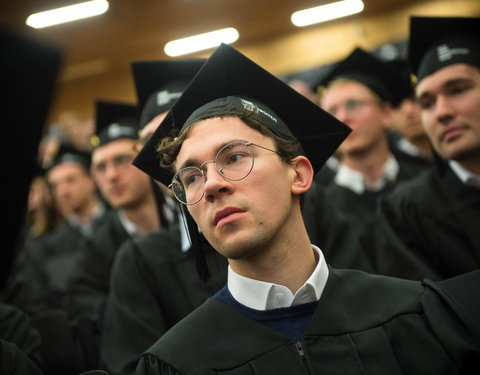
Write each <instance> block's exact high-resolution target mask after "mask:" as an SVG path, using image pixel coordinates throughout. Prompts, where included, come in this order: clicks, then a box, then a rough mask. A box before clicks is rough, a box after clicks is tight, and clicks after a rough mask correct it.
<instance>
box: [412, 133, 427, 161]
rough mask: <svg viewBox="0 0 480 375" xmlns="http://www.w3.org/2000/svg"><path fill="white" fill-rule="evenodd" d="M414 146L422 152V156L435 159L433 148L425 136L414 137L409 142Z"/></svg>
mask: <svg viewBox="0 0 480 375" xmlns="http://www.w3.org/2000/svg"><path fill="white" fill-rule="evenodd" d="M408 141H409V142H410V143H411V144H412V145H414V146H415V147H417V148H418V149H419V150H421V152H422V155H428V156H429V157H430V158H433V153H432V146H431V144H430V141H429V140H428V137H427V136H426V135H424V134H422V135H419V136H416V137H412V138H410V139H409V140H408Z"/></svg>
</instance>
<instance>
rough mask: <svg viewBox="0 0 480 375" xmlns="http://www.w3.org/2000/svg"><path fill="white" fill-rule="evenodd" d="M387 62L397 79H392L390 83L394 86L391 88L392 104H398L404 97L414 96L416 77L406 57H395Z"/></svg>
mask: <svg viewBox="0 0 480 375" xmlns="http://www.w3.org/2000/svg"><path fill="white" fill-rule="evenodd" d="M385 64H386V65H387V66H388V67H389V68H390V69H391V70H392V71H394V74H395V75H394V76H393V77H392V78H395V80H393V79H392V80H390V81H389V82H388V83H390V84H393V83H394V86H393V87H391V88H389V90H390V92H391V93H392V105H393V106H394V107H396V106H398V105H399V104H400V103H401V102H402V100H403V99H405V98H408V97H412V96H413V94H414V86H415V83H416V77H415V76H414V74H413V73H412V71H411V69H410V65H409V64H408V61H407V60H405V59H400V58H399V59H394V60H389V61H385Z"/></svg>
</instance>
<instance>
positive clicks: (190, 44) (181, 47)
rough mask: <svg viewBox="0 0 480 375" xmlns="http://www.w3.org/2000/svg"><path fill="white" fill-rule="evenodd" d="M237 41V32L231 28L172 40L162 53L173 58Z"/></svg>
mask: <svg viewBox="0 0 480 375" xmlns="http://www.w3.org/2000/svg"><path fill="white" fill-rule="evenodd" d="M237 39H238V31H237V30H236V29H234V28H233V27H228V28H225V29H221V30H216V31H211V32H208V33H205V34H199V35H194V36H190V37H187V38H182V39H177V40H172V41H171V42H168V43H167V44H165V48H164V51H165V53H166V54H167V55H168V56H172V57H175V56H181V55H186V54H189V53H192V52H197V51H202V50H205V49H209V48H215V47H217V46H218V45H220V44H221V43H225V44H230V43H233V42H235V41H236V40H237Z"/></svg>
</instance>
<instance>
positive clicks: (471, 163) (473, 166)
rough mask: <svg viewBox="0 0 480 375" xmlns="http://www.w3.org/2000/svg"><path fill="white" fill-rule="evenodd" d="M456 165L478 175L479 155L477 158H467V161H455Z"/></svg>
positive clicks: (479, 171) (479, 167)
mask: <svg viewBox="0 0 480 375" xmlns="http://www.w3.org/2000/svg"><path fill="white" fill-rule="evenodd" d="M457 163H458V164H460V165H461V166H462V167H463V168H465V169H466V170H467V171H469V172H471V173H475V174H477V175H480V155H478V156H477V157H471V158H468V160H467V159H464V160H457Z"/></svg>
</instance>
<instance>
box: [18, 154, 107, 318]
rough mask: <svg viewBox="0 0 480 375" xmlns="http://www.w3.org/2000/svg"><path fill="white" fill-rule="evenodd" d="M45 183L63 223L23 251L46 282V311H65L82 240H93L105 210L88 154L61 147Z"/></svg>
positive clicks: (104, 216) (43, 292)
mask: <svg viewBox="0 0 480 375" xmlns="http://www.w3.org/2000/svg"><path fill="white" fill-rule="evenodd" d="M46 180H47V182H48V184H49V186H50V189H51V191H52V195H53V197H54V200H55V203H56V204H57V206H58V207H59V209H60V211H61V212H62V213H63V216H64V217H65V219H66V220H65V222H64V224H62V225H61V226H59V227H58V228H56V229H54V230H53V231H51V232H49V233H47V234H45V235H44V236H41V237H39V238H38V239H34V240H32V241H29V242H28V243H27V244H26V248H25V251H26V256H27V257H28V259H29V261H30V262H32V265H33V266H34V267H35V269H37V270H38V271H39V273H40V275H41V276H42V278H43V280H44V282H45V284H44V285H43V288H42V289H43V290H42V294H44V302H45V307H46V308H47V307H49V308H61V309H66V307H67V305H66V304H67V303H68V302H67V301H66V300H65V298H66V293H67V289H68V280H69V277H70V274H71V272H72V270H73V269H74V268H75V264H76V262H77V261H78V259H79V257H80V253H81V249H82V246H83V242H84V241H85V238H88V237H94V236H95V231H96V229H97V228H98V227H99V226H100V225H102V223H103V222H104V221H105V220H106V217H107V215H106V214H105V212H106V207H105V205H104V204H103V202H102V201H101V200H100V198H99V196H98V192H97V187H96V184H95V181H94V180H93V177H92V176H91V174H90V154H89V153H83V152H79V151H77V150H74V149H71V148H69V147H66V146H62V147H61V148H60V150H59V153H58V155H56V157H55V158H54V160H53V163H52V164H51V165H50V166H49V168H48V170H47V172H46ZM65 244H68V246H65Z"/></svg>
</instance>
